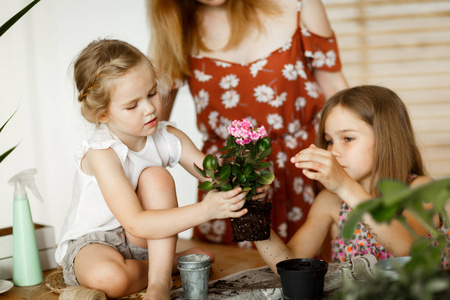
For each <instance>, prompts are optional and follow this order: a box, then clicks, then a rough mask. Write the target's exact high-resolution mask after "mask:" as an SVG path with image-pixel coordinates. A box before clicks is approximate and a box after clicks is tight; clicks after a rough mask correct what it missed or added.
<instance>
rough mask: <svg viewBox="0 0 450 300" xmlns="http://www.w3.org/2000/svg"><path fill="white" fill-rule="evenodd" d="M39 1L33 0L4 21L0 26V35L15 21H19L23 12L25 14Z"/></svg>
mask: <svg viewBox="0 0 450 300" xmlns="http://www.w3.org/2000/svg"><path fill="white" fill-rule="evenodd" d="M39 1H41V0H35V1H33V2H31V3H30V4H28V5H27V6H26V7H25V8H23V9H22V10H21V11H19V12H18V13H17V14H15V15H14V16H13V17H12V18H11V19H9V20H8V21H6V22H5V23H4V24H3V25H2V26H1V27H0V36H2V35H3V34H4V33H5V32H6V31H7V30H8V29H9V28H11V26H13V25H14V24H15V23H16V22H17V21H19V19H20V18H22V17H23V15H24V14H26V13H27V12H28V11H29V10H30V9H31V8H32V7H33V6H35V5H36V4H37V3H38V2H39Z"/></svg>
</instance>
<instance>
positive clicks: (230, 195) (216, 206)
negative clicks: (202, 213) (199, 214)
mask: <svg viewBox="0 0 450 300" xmlns="http://www.w3.org/2000/svg"><path fill="white" fill-rule="evenodd" d="M247 193H248V191H245V192H242V188H241V187H236V188H234V189H232V190H231V191H227V192H219V191H216V190H212V191H210V192H208V194H206V197H205V199H204V200H203V201H202V202H201V203H202V204H203V205H205V208H206V213H207V214H208V216H209V219H210V220H213V219H226V218H239V217H242V216H243V215H245V214H246V213H247V209H242V210H240V209H241V208H242V207H243V206H244V204H245V196H247Z"/></svg>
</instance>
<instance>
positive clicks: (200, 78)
mask: <svg viewBox="0 0 450 300" xmlns="http://www.w3.org/2000/svg"><path fill="white" fill-rule="evenodd" d="M194 76H195V79H197V80H198V81H200V82H206V81H208V80H210V79H211V78H212V76H211V75H207V74H205V73H204V72H202V71H199V70H194Z"/></svg>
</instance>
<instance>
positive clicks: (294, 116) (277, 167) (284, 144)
mask: <svg viewBox="0 0 450 300" xmlns="http://www.w3.org/2000/svg"><path fill="white" fill-rule="evenodd" d="M298 7H299V13H298V15H299V19H300V5H299V6H298ZM298 24H300V22H298ZM190 68H191V70H192V73H193V76H192V77H190V78H188V84H189V88H190V91H191V94H192V95H193V98H194V101H195V105H196V112H197V125H198V128H199V130H200V131H201V132H202V133H203V134H204V137H205V139H204V146H203V149H202V150H203V152H204V153H210V154H217V153H218V150H219V149H221V148H222V147H223V146H224V145H225V141H226V139H227V137H228V133H227V127H228V126H229V125H230V124H231V122H232V121H233V120H241V119H243V118H247V119H249V120H250V121H251V122H252V123H253V125H254V126H257V127H260V126H261V125H264V127H265V128H266V129H267V131H268V134H269V137H270V138H271V140H272V147H273V152H272V154H271V156H270V157H269V161H270V162H272V164H273V172H274V174H275V181H274V183H273V184H272V188H271V190H270V191H269V196H268V197H269V200H271V201H272V203H273V209H272V216H271V217H272V228H273V230H274V231H275V232H277V233H278V235H279V236H280V237H281V238H282V239H283V240H284V241H287V240H288V239H289V238H291V237H292V235H293V234H294V233H295V232H296V231H297V229H298V228H299V227H300V225H302V224H303V222H304V221H305V219H306V216H307V214H308V212H309V209H310V207H311V204H312V202H313V200H314V197H315V194H314V191H313V187H312V183H311V181H310V180H309V179H308V178H306V177H304V176H303V175H302V172H301V171H300V170H299V169H297V168H295V167H294V165H293V164H292V163H291V162H290V158H291V157H292V156H294V155H295V154H297V153H298V152H299V151H300V150H302V149H304V148H306V147H308V146H309V145H310V144H313V143H314V142H315V129H316V128H315V127H316V126H315V125H317V122H318V113H319V111H320V109H321V108H322V106H323V103H324V98H323V95H322V94H321V91H320V90H319V88H318V86H317V84H316V82H315V79H314V76H313V70H314V69H321V70H326V71H331V72H333V71H339V70H340V69H341V64H340V60H339V54H338V48H337V43H336V39H335V38H334V37H332V38H324V37H321V36H317V35H315V34H313V33H310V32H308V31H307V30H306V28H303V27H301V26H299V28H298V29H297V31H296V32H295V34H294V35H293V37H292V38H291V40H289V41H287V42H286V44H285V45H284V46H283V47H281V48H279V49H277V50H275V51H273V52H271V53H269V54H268V55H267V56H265V57H262V58H260V59H258V60H256V61H254V62H252V63H248V64H236V63H232V62H226V61H223V60H218V59H213V58H209V57H203V56H191V57H190ZM219 155H220V154H219ZM203 197H204V193H203V192H202V191H199V199H203ZM194 238H198V239H201V240H206V241H210V242H216V243H221V244H234V243H233V242H232V237H231V228H230V222H229V220H213V221H210V222H207V223H204V224H202V225H200V226H198V227H196V228H195V229H194ZM239 246H241V247H250V246H251V243H249V242H243V243H240V245H239Z"/></svg>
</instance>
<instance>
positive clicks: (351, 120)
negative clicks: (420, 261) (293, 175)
mask: <svg viewBox="0 0 450 300" xmlns="http://www.w3.org/2000/svg"><path fill="white" fill-rule="evenodd" d="M291 162H292V163H293V164H294V165H295V167H297V168H299V169H300V170H301V171H302V173H303V174H305V176H307V177H308V178H310V179H312V180H317V181H319V182H320V183H321V184H322V185H323V186H324V187H325V189H323V190H322V191H321V192H320V193H319V195H318V196H317V197H316V199H315V201H314V203H313V206H312V208H311V211H310V213H309V215H308V218H307V220H306V222H305V224H304V225H303V226H302V227H301V228H300V229H299V230H298V232H297V233H296V234H295V235H294V236H293V238H292V239H291V240H290V241H289V243H288V244H287V245H286V244H284V243H283V242H282V241H281V240H280V238H279V237H278V236H277V235H276V233H274V232H273V231H272V232H271V237H270V239H269V240H267V241H261V242H255V244H256V246H257V248H258V251H259V253H260V254H261V256H262V257H263V258H264V260H265V261H266V262H267V264H268V265H269V266H270V267H271V268H272V270H273V271H275V272H276V267H275V265H276V263H277V262H279V261H281V260H285V259H289V258H296V257H302V258H303V257H305V258H306V257H314V255H315V253H316V252H317V250H318V249H319V248H320V246H321V245H322V243H323V241H324V239H325V237H326V235H327V234H328V233H330V234H331V237H332V241H331V246H332V261H333V262H345V261H349V260H350V259H352V258H353V257H355V256H363V255H366V254H372V255H374V256H375V257H377V259H379V260H382V259H386V258H389V257H391V256H405V255H408V254H409V250H410V247H411V244H412V242H413V237H412V236H411V235H410V234H409V232H408V231H407V229H406V228H404V227H403V225H401V224H400V223H399V222H398V221H393V222H391V223H389V224H385V223H383V224H380V223H377V222H376V221H375V220H373V219H372V217H371V216H368V215H366V216H363V219H362V220H361V221H360V222H359V223H358V224H357V226H356V229H355V231H354V234H353V236H352V238H351V239H349V240H346V239H344V238H343V236H342V230H343V226H344V225H345V223H346V222H347V218H348V213H349V212H350V211H351V209H352V208H354V207H356V206H357V205H358V204H360V203H362V202H364V201H367V200H369V199H371V198H374V197H376V196H377V194H378V192H377V190H376V183H377V182H378V180H380V179H383V178H391V179H396V180H399V181H402V182H405V183H408V184H409V185H410V186H417V185H419V184H424V183H426V182H429V181H430V180H431V179H430V178H428V177H426V176H425V170H424V167H423V164H422V158H421V155H420V152H419V150H418V147H417V145H416V142H415V137H414V133H413V130H412V125H411V122H410V119H409V116H408V113H407V110H406V107H405V105H404V104H403V102H402V101H401V99H400V98H399V97H398V96H397V95H396V94H395V93H394V92H392V91H391V90H389V89H386V88H383V87H379V86H360V87H354V88H351V89H348V90H343V91H341V92H339V93H337V94H336V95H335V96H333V97H332V98H331V99H330V100H328V102H327V103H326V104H325V107H324V109H323V113H322V118H321V122H320V125H319V132H318V139H317V147H316V146H314V145H311V146H310V147H309V148H307V149H305V150H302V151H300V152H299V153H298V154H297V155H295V156H294V157H293V158H292V159H291ZM373 201H376V200H373ZM403 215H404V217H405V218H406V221H407V222H408V224H409V225H411V227H412V228H413V229H414V230H415V231H417V233H418V234H420V235H422V236H427V234H428V233H427V231H426V230H425V228H423V227H422V226H420V225H419V223H418V222H417V221H416V220H415V219H414V218H413V217H412V216H411V214H409V213H408V212H404V213H403Z"/></svg>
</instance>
